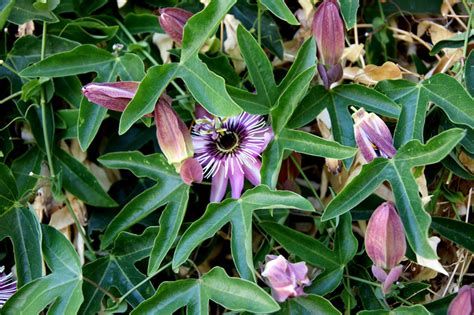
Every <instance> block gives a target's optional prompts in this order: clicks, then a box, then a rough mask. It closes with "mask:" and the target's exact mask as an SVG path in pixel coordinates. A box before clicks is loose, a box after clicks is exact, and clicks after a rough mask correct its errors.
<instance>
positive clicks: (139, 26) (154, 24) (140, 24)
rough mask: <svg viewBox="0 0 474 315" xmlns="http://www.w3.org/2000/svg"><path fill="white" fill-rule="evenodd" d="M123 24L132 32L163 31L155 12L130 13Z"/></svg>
mask: <svg viewBox="0 0 474 315" xmlns="http://www.w3.org/2000/svg"><path fill="white" fill-rule="evenodd" d="M123 24H124V25H125V27H126V29H127V30H128V31H129V32H130V33H131V34H140V33H163V30H162V29H161V26H160V23H159V22H158V19H157V18H156V15H155V14H149V13H133V12H132V13H128V14H127V15H126V16H125V19H124V22H123Z"/></svg>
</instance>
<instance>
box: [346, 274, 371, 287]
mask: <svg viewBox="0 0 474 315" xmlns="http://www.w3.org/2000/svg"><path fill="white" fill-rule="evenodd" d="M344 277H346V278H349V279H352V280H355V281H358V282H361V283H365V284H368V285H371V286H374V287H380V283H378V282H373V281H369V280H365V279H362V278H359V277H354V276H349V275H344Z"/></svg>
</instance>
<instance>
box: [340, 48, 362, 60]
mask: <svg viewBox="0 0 474 315" xmlns="http://www.w3.org/2000/svg"><path fill="white" fill-rule="evenodd" d="M364 54H365V50H364V44H359V45H356V44H352V45H350V46H349V47H346V48H344V53H343V54H342V59H347V60H349V61H350V62H356V61H357V60H358V59H359V58H360V57H361V56H364Z"/></svg>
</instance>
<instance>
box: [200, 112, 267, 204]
mask: <svg viewBox="0 0 474 315" xmlns="http://www.w3.org/2000/svg"><path fill="white" fill-rule="evenodd" d="M198 117H199V112H198ZM201 117H202V118H201V119H198V120H197V122H196V125H195V126H194V129H193V144H194V150H195V152H196V159H197V160H198V162H199V163H201V165H202V167H203V171H204V176H205V177H206V178H209V177H212V187H211V201H212V202H219V201H221V200H222V198H223V197H224V195H225V192H226V189H227V183H228V181H229V180H230V186H231V188H232V198H239V197H240V195H241V193H242V189H243V187H244V178H247V179H248V180H249V181H250V182H251V183H252V184H253V185H255V186H257V185H259V184H260V168H261V166H262V165H261V162H260V160H259V156H260V154H261V153H262V152H263V150H265V148H266V146H267V144H268V142H269V141H270V140H271V138H272V136H273V133H272V131H271V128H270V127H268V126H267V125H266V122H265V120H264V118H263V117H262V116H258V115H251V114H248V113H242V114H240V115H238V116H234V117H231V118H227V119H220V118H217V117H210V115H209V114H204V116H201Z"/></svg>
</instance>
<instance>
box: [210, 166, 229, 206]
mask: <svg viewBox="0 0 474 315" xmlns="http://www.w3.org/2000/svg"><path fill="white" fill-rule="evenodd" d="M226 189H227V177H226V174H225V171H224V167H220V168H219V170H218V171H217V172H216V174H215V175H214V177H213V178H212V186H211V202H220V201H221V200H222V198H224V195H225V191H226Z"/></svg>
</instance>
